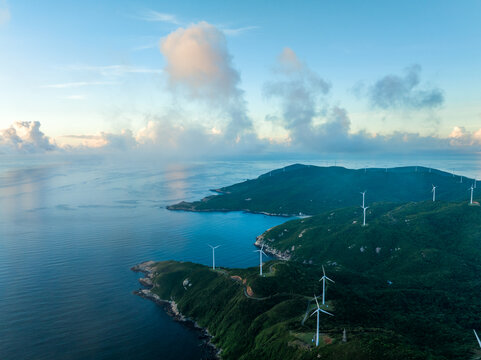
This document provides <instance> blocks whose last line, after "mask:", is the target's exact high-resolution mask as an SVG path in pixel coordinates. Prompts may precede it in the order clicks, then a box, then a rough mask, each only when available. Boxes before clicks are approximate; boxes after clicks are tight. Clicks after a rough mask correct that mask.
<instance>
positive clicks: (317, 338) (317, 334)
mask: <svg viewBox="0 0 481 360" xmlns="http://www.w3.org/2000/svg"><path fill="white" fill-rule="evenodd" d="M314 300H316V305H317V309H316V310H314V311H313V312H312V314H311V316H312V315H314V314H315V313H317V329H316V346H319V313H320V312H323V313H324V314H327V315H330V316H334V315H333V314H331V313H330V312H327V311H326V310H322V309H321V308H320V307H319V303H318V302H317V297H316V294H314Z"/></svg>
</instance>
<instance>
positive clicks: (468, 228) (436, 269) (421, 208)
mask: <svg viewBox="0 0 481 360" xmlns="http://www.w3.org/2000/svg"><path fill="white" fill-rule="evenodd" d="M359 215H360V213H359V212H358V210H357V208H347V209H341V210H336V211H331V212H329V213H326V214H322V215H319V216H315V217H311V218H308V219H300V220H294V221H290V222H287V223H285V224H283V225H280V226H278V227H275V228H273V229H272V230H270V231H269V232H268V233H267V234H265V235H266V236H265V237H266V239H267V238H270V239H273V240H274V241H272V242H269V245H270V246H275V247H279V248H280V249H286V248H290V249H292V245H294V246H295V247H296V248H295V250H294V251H293V258H294V259H295V260H298V261H290V262H277V261H275V262H270V263H268V264H267V265H265V271H266V272H267V276H266V277H263V278H260V277H259V276H258V275H257V272H258V269H256V268H253V269H233V270H229V269H223V270H222V271H216V272H214V271H211V270H209V269H208V268H207V267H204V266H201V265H195V264H191V263H175V262H164V263H160V264H159V267H158V271H159V275H158V276H157V277H156V283H157V284H158V286H157V288H156V289H155V291H156V292H157V293H158V294H159V295H160V296H161V297H162V298H166V299H169V298H171V297H172V298H174V299H175V300H176V301H177V302H178V305H179V308H180V310H181V311H182V312H183V313H184V314H186V315H187V316H190V317H193V318H195V319H196V320H198V322H199V324H200V325H202V326H205V327H208V329H209V330H210V332H211V333H212V334H213V335H214V336H215V342H216V343H217V344H218V345H219V346H220V347H221V348H222V349H223V350H224V352H223V358H224V359H258V358H261V357H262V358H264V359H280V358H289V359H314V358H317V355H318V354H320V355H321V358H323V359H407V358H409V359H466V358H469V356H470V354H472V350H473V349H474V348H475V345H476V344H475V339H474V337H473V336H472V333H471V329H472V328H481V319H480V318H479V316H478V314H479V313H481V296H479V288H480V285H481V279H480V278H479V276H478V274H479V273H480V272H481V208H480V207H470V206H467V205H466V204H460V203H441V202H439V203H434V204H433V203H432V202H423V203H417V204H404V205H401V206H399V205H393V204H380V205H376V206H374V207H373V212H372V214H370V217H369V219H370V220H369V226H368V227H366V228H362V227H361V226H359V224H358V223H357V224H353V223H352V222H353V220H354V219H359ZM406 220H407V221H406ZM304 229H309V230H308V231H306V232H304V235H303V236H302V237H301V238H299V234H300V233H301V232H302V231H303V230H304ZM285 230H287V231H285ZM281 233H282V234H283V235H281V236H279V234H281ZM299 245H301V246H299ZM361 247H363V248H365V251H364V252H361V251H360V248H361ZM376 248H381V250H380V251H379V253H378V252H376ZM391 249H392V251H391ZM395 249H398V250H395ZM304 260H312V261H313V263H314V264H313V265H309V264H303V263H302V262H303V261H304ZM321 263H329V264H330V265H328V266H326V270H327V271H328V275H330V276H331V277H332V278H334V279H335V280H336V284H335V285H333V286H330V287H329V290H328V292H327V295H328V299H329V300H331V301H330V309H331V311H333V312H334V313H335V315H336V316H335V317H334V318H328V317H327V316H324V317H322V318H321V328H322V330H321V331H323V332H325V333H327V334H328V335H329V336H330V337H331V338H333V340H334V342H333V344H332V345H327V346H321V347H319V348H317V349H310V348H309V346H308V345H309V339H311V338H312V335H313V332H314V330H315V317H312V318H310V319H308V320H307V322H306V323H305V324H304V325H301V320H302V317H303V316H304V313H305V310H306V306H307V302H308V297H310V296H311V297H312V294H313V293H314V292H316V293H317V294H319V293H320V283H319V282H318V281H317V279H318V278H319V275H320V274H321V269H320V268H319V266H320V264H321ZM271 265H272V270H273V271H272V272H269V269H271ZM230 275H239V276H241V277H242V278H246V279H247V284H248V285H250V286H251V287H252V289H253V290H254V292H255V296H257V297H268V298H267V299H266V300H261V301H258V300H252V299H248V298H246V297H245V295H244V292H243V285H241V284H239V283H237V282H235V281H233V280H232V279H231V278H230ZM185 278H189V279H190V281H191V282H192V284H193V286H192V287H189V288H188V290H185V289H184V288H183V287H182V281H183V280H184V279H185ZM387 280H390V281H392V285H388V283H387ZM343 328H346V329H348V339H349V341H348V342H347V343H346V344H343V343H341V342H340V339H341V335H342V329H343ZM304 347H307V349H304Z"/></svg>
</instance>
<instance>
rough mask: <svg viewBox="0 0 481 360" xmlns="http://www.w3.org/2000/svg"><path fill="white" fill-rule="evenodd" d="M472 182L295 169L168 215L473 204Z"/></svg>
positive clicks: (406, 170) (405, 171) (400, 170)
mask: <svg viewBox="0 0 481 360" xmlns="http://www.w3.org/2000/svg"><path fill="white" fill-rule="evenodd" d="M473 183H474V180H473V179H470V178H467V177H464V176H459V175H455V174H452V173H448V172H444V171H440V170H436V169H431V168H426V167H421V166H407V167H397V168H383V169H381V168H366V169H357V170H355V169H346V168H344V167H340V166H330V167H319V166H313V165H302V164H295V165H291V166H287V167H285V168H282V169H277V170H273V171H270V172H268V173H265V174H262V175H260V176H259V177H258V178H256V179H253V180H246V181H244V182H241V183H238V184H234V185H230V186H226V187H223V188H220V189H215V190H213V191H214V192H215V193H216V195H210V196H207V197H205V198H204V199H202V200H199V201H194V202H186V201H182V202H180V203H178V204H173V205H169V206H168V207H167V209H169V210H184V211H248V212H252V213H263V214H268V215H277V216H293V215H294V216H296V215H315V214H320V213H322V212H324V211H328V210H331V209H338V208H343V207H348V206H355V205H360V204H361V203H360V201H361V198H362V197H361V194H360V192H361V191H362V192H363V191H367V192H366V201H367V204H372V203H375V202H396V203H403V202H410V201H424V200H429V199H430V198H431V197H432V193H431V190H432V186H433V185H435V186H436V197H437V199H439V200H443V201H461V200H463V199H468V197H469V194H468V192H467V191H466V189H467V188H468V187H469V186H471V185H472V184H473Z"/></svg>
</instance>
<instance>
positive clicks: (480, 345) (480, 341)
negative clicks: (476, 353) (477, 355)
mask: <svg viewBox="0 0 481 360" xmlns="http://www.w3.org/2000/svg"><path fill="white" fill-rule="evenodd" d="M473 331H474V336H476V340H478V344H479V347H480V348H481V340H479V336H478V334H477V333H476V330H474V329H473Z"/></svg>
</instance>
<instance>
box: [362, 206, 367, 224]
mask: <svg viewBox="0 0 481 360" xmlns="http://www.w3.org/2000/svg"><path fill="white" fill-rule="evenodd" d="M361 208H362V210H363V215H364V217H363V220H362V226H366V210H367V209H369V206H366V207H364V206H361Z"/></svg>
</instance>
